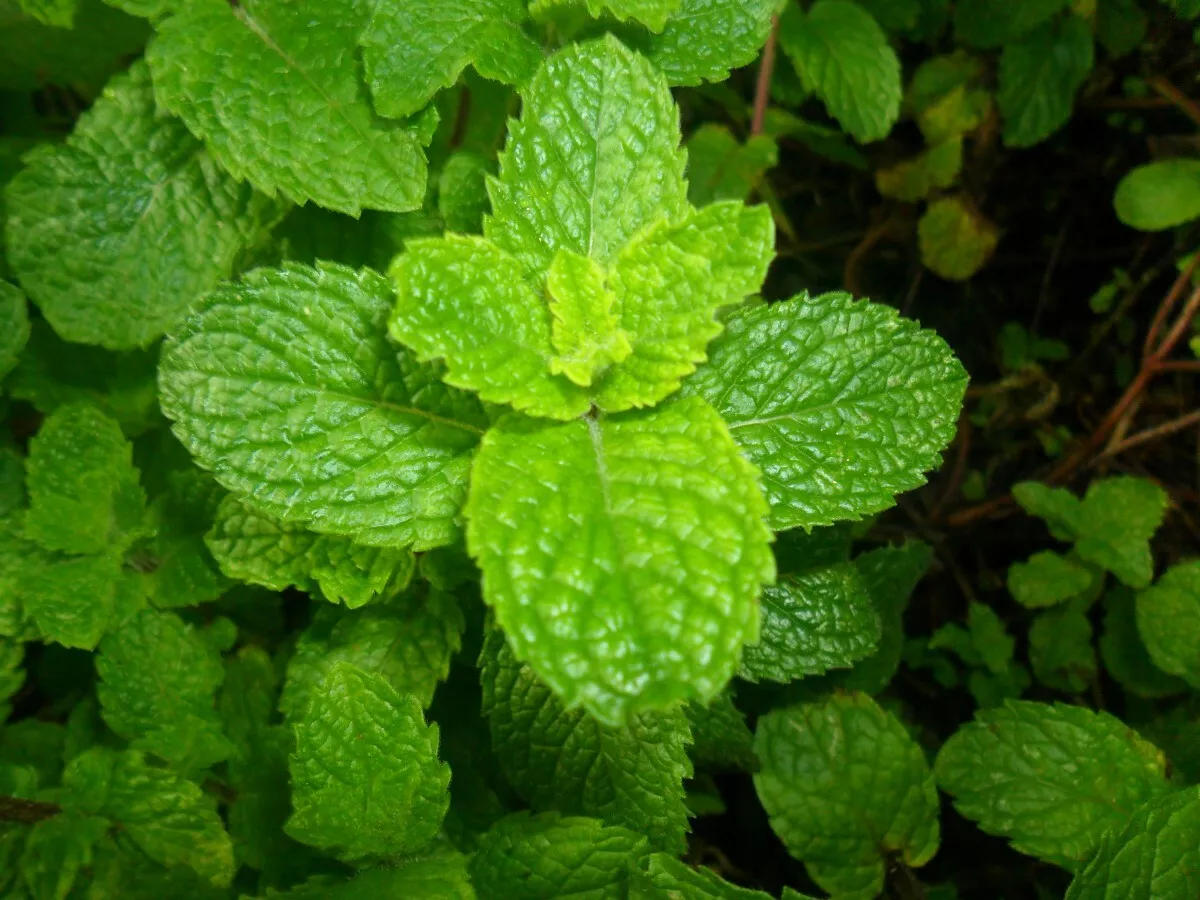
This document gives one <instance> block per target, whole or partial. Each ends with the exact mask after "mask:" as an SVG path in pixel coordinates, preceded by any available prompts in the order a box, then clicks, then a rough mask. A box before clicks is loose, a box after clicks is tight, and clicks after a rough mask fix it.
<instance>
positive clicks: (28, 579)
mask: <svg viewBox="0 0 1200 900" xmlns="http://www.w3.org/2000/svg"><path fill="white" fill-rule="evenodd" d="M17 571H19V572H20V581H19V583H18V585H17V587H16V589H15V590H14V592H13V593H14V594H15V595H17V597H18V598H19V600H20V601H21V612H22V614H23V615H25V616H28V617H30V618H31V619H32V620H33V621H34V622H36V623H37V630H38V631H39V632H40V636H41V638H42V640H45V641H54V642H57V643H59V644H62V645H63V646H64V647H78V648H79V649H82V650H93V649H95V647H96V644H97V643H98V642H99V641H100V638H101V637H103V636H104V634H105V633H106V632H108V631H109V630H110V629H112V627H113V626H114V625H117V624H119V623H120V622H121V620H122V619H123V618H124V617H125V616H127V615H128V614H129V613H131V612H133V611H135V610H136V609H137V608H138V607H139V606H140V605H141V603H142V597H141V586H140V585H139V584H138V583H137V576H135V575H132V574H130V573H128V572H124V571H122V568H121V559H120V558H119V557H117V556H115V555H113V554H106V555H102V556H56V555H53V554H50V555H47V554H41V553H37V552H36V551H33V552H31V553H29V554H28V555H26V556H25V558H24V559H23V560H21V561H20V562H19V563H18V569H17ZM18 633H19V631H18Z"/></svg>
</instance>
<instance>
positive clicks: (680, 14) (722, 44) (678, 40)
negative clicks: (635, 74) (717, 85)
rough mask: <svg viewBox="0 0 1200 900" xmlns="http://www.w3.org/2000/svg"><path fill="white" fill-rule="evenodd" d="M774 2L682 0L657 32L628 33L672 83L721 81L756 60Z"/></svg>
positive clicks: (772, 14) (767, 31)
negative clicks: (660, 30) (734, 70)
mask: <svg viewBox="0 0 1200 900" xmlns="http://www.w3.org/2000/svg"><path fill="white" fill-rule="evenodd" d="M778 8H779V3H778V0H737V2H735V3H731V2H729V0H681V2H680V3H679V4H678V8H677V9H676V10H675V13H674V14H673V15H672V16H671V17H670V18H669V19H667V23H666V25H665V26H664V28H663V30H662V32H661V33H659V34H643V35H631V39H632V40H633V41H634V42H635V44H636V46H637V48H638V49H639V50H641V51H642V53H644V54H645V55H646V56H647V57H649V59H650V61H651V62H652V63H654V65H655V67H656V68H657V69H658V70H659V71H661V72H662V73H663V74H664V75H666V76H667V80H668V81H669V82H670V83H671V84H675V85H697V84H700V83H701V82H702V81H724V80H725V79H726V78H728V77H729V72H730V70H732V69H740V68H741V67H742V66H745V65H749V64H750V63H752V62H754V59H755V57H757V56H758V51H759V50H760V49H762V46H763V44H765V43H766V42H767V37H768V35H770V33H771V18H772V16H774V15H775V13H776V12H777V11H778Z"/></svg>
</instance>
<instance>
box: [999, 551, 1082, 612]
mask: <svg viewBox="0 0 1200 900" xmlns="http://www.w3.org/2000/svg"><path fill="white" fill-rule="evenodd" d="M1092 578H1093V576H1092V573H1091V571H1089V570H1088V568H1087V566H1084V565H1081V564H1080V563H1078V562H1075V561H1074V560H1072V559H1069V558H1067V557H1065V556H1059V555H1058V554H1057V553H1054V552H1052V551H1050V550H1042V551H1040V552H1038V553H1035V554H1033V556H1031V557H1029V559H1028V560H1026V561H1025V562H1018V563H1013V564H1012V566H1010V567H1009V570H1008V592H1009V593H1010V594H1012V595H1013V598H1014V599H1015V600H1016V601H1017V602H1018V603H1020V604H1021V605H1022V606H1026V607H1029V608H1030V609H1038V608H1040V607H1044V606H1054V605H1055V604H1058V603H1062V602H1063V601H1064V600H1070V599H1071V598H1072V597H1075V596H1077V595H1079V594H1082V593H1083V592H1084V591H1086V590H1087V589H1088V587H1089V586H1090V585H1091V583H1092Z"/></svg>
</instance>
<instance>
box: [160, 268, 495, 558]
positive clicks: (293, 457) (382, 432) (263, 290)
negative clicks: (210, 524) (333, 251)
mask: <svg viewBox="0 0 1200 900" xmlns="http://www.w3.org/2000/svg"><path fill="white" fill-rule="evenodd" d="M390 303H391V290H390V289H389V287H388V284H387V282H386V281H385V280H384V279H383V278H382V277H381V276H379V275H376V274H375V273H373V272H371V271H370V270H363V271H362V272H355V271H354V270H352V269H347V268H345V267H343V266H337V265H331V264H321V265H319V266H318V267H317V268H316V269H312V268H308V267H306V266H297V265H288V266H285V267H284V268H282V269H259V270H257V271H254V272H251V273H250V274H248V275H247V276H246V277H245V279H244V280H243V281H242V282H241V283H239V284H236V285H227V286H224V287H222V288H220V289H218V290H217V291H216V292H214V293H213V294H211V295H210V296H209V297H208V298H206V299H205V300H204V301H203V302H202V303H201V304H200V306H199V307H198V308H197V310H196V312H195V313H194V314H193V315H192V316H191V317H190V318H189V319H188V320H187V321H186V322H185V323H184V324H183V326H182V327H181V328H180V329H179V330H178V331H177V332H176V333H175V334H174V336H173V337H172V338H171V339H170V340H169V341H168V342H167V344H166V346H165V347H164V348H163V354H162V361H161V363H160V368H159V385H160V390H161V401H162V407H163V411H164V412H165V413H166V415H167V416H168V417H169V418H171V419H173V420H174V422H175V426H174V427H175V434H176V435H177V436H178V437H179V439H180V440H181V441H182V442H183V444H184V446H185V447H187V448H188V450H190V451H191V453H192V455H193V456H194V457H195V458H196V461H197V462H198V463H199V464H200V465H201V466H202V467H203V468H205V469H208V470H210V471H212V473H213V474H214V475H215V476H216V479H217V481H218V482H220V483H221V484H222V485H223V486H224V487H226V488H228V489H229V490H231V491H233V492H234V493H236V494H239V495H241V496H242V497H243V498H246V499H248V500H249V501H251V502H252V503H253V504H254V505H255V506H258V507H260V508H262V509H263V510H264V511H265V512H267V513H268V514H270V515H272V516H275V517H276V518H278V519H282V520H283V521H285V522H292V523H297V524H302V525H304V526H306V527H308V528H310V529H312V530H313V531H317V532H320V533H323V534H341V535H346V536H349V537H352V538H353V539H354V540H356V541H358V542H359V543H363V544H367V545H369V546H375V547H405V546H411V547H413V548H414V549H418V550H419V549H427V548H429V547H436V546H440V545H442V544H449V543H453V541H454V539H455V538H456V536H458V535H459V534H460V531H459V526H458V520H459V510H460V507H461V504H462V501H463V498H464V495H465V493H466V482H467V477H468V470H469V467H470V460H471V455H472V453H473V452H474V449H475V445H476V443H477V442H478V440H479V437H480V435H481V434H482V433H483V431H484V429H485V428H486V427H487V417H486V416H485V415H484V412H483V410H482V408H481V407H480V405H479V403H478V401H477V400H475V398H474V397H472V396H470V395H469V394H463V393H460V392H458V391H455V390H453V389H450V388H446V387H444V386H443V385H442V384H441V378H440V374H441V373H440V372H439V370H438V369H437V368H435V367H432V366H428V365H423V364H419V363H417V362H416V361H415V360H414V359H413V358H412V356H411V355H410V354H408V353H406V352H404V351H403V350H400V351H398V350H397V349H396V347H395V346H393V345H392V344H390V343H389V342H388V340H387V337H386V335H385V333H384V324H385V322H386V319H387V313H388V307H389V305H390Z"/></svg>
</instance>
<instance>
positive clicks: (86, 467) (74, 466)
mask: <svg viewBox="0 0 1200 900" xmlns="http://www.w3.org/2000/svg"><path fill="white" fill-rule="evenodd" d="M25 470H26V486H27V488H28V491H29V511H28V513H26V515H25V534H26V536H27V537H29V538H30V539H32V540H34V541H37V542H38V543H39V544H41V545H42V546H43V547H45V548H47V549H48V550H61V551H64V552H67V553H104V552H109V551H112V552H120V550H121V549H122V548H123V547H126V546H128V544H129V543H130V541H132V540H134V539H135V538H137V537H139V536H140V534H141V526H142V523H143V517H144V514H145V504H146V497H145V495H144V494H143V493H142V488H141V485H140V484H139V483H138V473H137V469H135V468H134V467H133V447H132V445H130V443H129V441H127V440H126V439H125V436H124V435H123V434H122V433H121V427H120V426H119V425H118V424H117V423H116V422H115V421H113V420H112V419H110V418H109V417H108V416H106V415H104V413H102V412H100V411H99V410H98V409H96V408H95V407H94V406H91V405H89V404H85V403H78V404H71V405H70V406H64V407H62V408H61V409H59V410H57V411H56V412H55V413H54V414H53V415H50V416H48V417H47V418H46V420H45V421H44V422H43V423H42V428H41V430H40V431H39V432H38V433H37V435H36V436H35V437H34V439H33V440H32V441H30V444H29V459H28V460H27V461H26V465H25Z"/></svg>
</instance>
